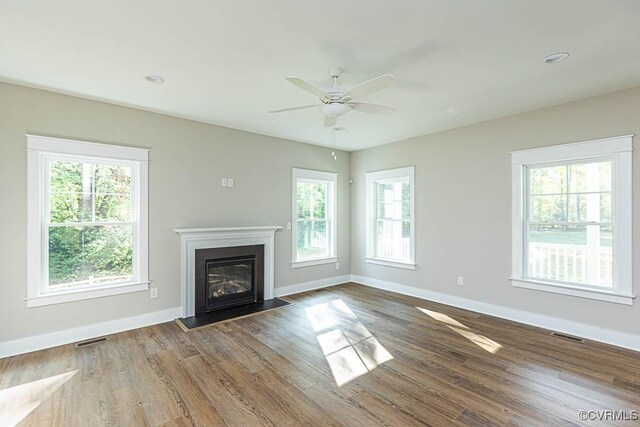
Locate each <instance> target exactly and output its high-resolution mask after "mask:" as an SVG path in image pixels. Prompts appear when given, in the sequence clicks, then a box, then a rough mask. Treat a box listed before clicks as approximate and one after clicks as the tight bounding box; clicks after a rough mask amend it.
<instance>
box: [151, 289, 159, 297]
mask: <svg viewBox="0 0 640 427" xmlns="http://www.w3.org/2000/svg"><path fill="white" fill-rule="evenodd" d="M149 297H150V298H158V288H151V289H149Z"/></svg>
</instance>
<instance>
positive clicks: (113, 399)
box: [0, 283, 640, 427]
mask: <svg viewBox="0 0 640 427" xmlns="http://www.w3.org/2000/svg"><path fill="white" fill-rule="evenodd" d="M289 299H290V300H291V301H293V302H295V304H294V305H292V306H289V307H285V308H282V309H279V310H274V311H269V312H266V313H263V314H260V315H257V316H253V317H248V318H244V319H239V320H237V321H233V322H228V323H224V324H220V325H212V326H210V327H206V328H202V329H199V330H194V331H190V332H183V331H182V330H181V329H180V328H179V327H178V325H176V324H175V323H173V322H170V323H165V324H161V325H156V326H151V327H147V328H142V329H136V330H133V331H128V332H123V333H119V334H115V335H111V336H109V339H108V341H107V342H104V343H100V344H95V345H92V346H88V347H84V348H75V347H74V346H73V345H66V346H61V347H57V348H53V349H49V350H43V351H38V352H34V353H30V354H25V355H20V356H15V357H11V358H6V359H2V360H0V425H5V424H6V423H8V422H9V418H7V417H8V416H9V415H11V416H13V420H14V421H15V420H18V419H20V420H21V423H20V425H25V426H47V425H55V426H83V427H84V426H93V425H96V426H102V425H121V426H138V425H140V426H145V425H152V426H160V425H163V426H189V425H196V426H216V425H236V426H257V425H275V426H295V425H318V426H319V425H322V426H326V425H347V426H349V425H350V426H354V425H356V426H365V425H389V426H412V425H433V426H447V425H513V426H516V425H518V426H535V425H554V426H555V425H603V423H598V422H596V421H582V420H581V419H580V417H579V411H580V410H626V411H628V413H631V411H634V410H635V411H640V353H636V352H633V351H630V350H625V349H621V348H617V347H612V346H607V345H604V344H600V343H594V342H585V343H583V344H581V343H576V342H572V341H568V340H564V339H562V338H557V337H552V336H550V335H549V331H546V330H542V329H538V328H534V327H530V326H525V325H521V324H516V323H513V322H509V321H505V320H501V319H496V318H493V317H489V316H485V315H480V314H477V313H473V312H469V311H465V310H460V309H456V308H453V307H448V306H444V305H440V304H436V303H432V302H428V301H424V300H420V299H417V298H412V297H407V296H403V295H398V294H394V293H390V292H384V291H380V290H376V289H371V288H367V287H363V286H360V285H356V284H352V283H350V284H345V285H340V286H335V287H332V288H328V289H325V290H322V291H312V292H307V293H303V294H298V295H295V296H292V297H290V298H289ZM34 408H35V409H34ZM3 416H4V417H5V418H4V420H3V419H2V417H3ZM638 423H639V422H638V421H612V420H609V421H607V422H606V423H604V424H607V425H638Z"/></svg>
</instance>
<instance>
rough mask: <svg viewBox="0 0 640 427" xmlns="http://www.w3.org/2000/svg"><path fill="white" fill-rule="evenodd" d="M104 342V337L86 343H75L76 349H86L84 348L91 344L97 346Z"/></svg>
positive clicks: (105, 339)
mask: <svg viewBox="0 0 640 427" xmlns="http://www.w3.org/2000/svg"><path fill="white" fill-rule="evenodd" d="M105 341H107V338H106V337H102V338H94V339H91V340H86V341H80V342H77V343H76V348H81V347H86V346H88V345H92V344H99V343H101V342H105Z"/></svg>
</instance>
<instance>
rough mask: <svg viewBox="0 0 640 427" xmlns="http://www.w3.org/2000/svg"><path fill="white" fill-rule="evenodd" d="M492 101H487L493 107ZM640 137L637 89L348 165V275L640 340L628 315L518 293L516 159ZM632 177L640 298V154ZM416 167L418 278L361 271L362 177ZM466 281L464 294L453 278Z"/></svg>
mask: <svg viewBox="0 0 640 427" xmlns="http://www.w3.org/2000/svg"><path fill="white" fill-rule="evenodd" d="M489 102H490V100H489ZM625 134H636V135H640V88H636V89H632V90H627V91H624V92H618V93H613V94H609V95H605V96H601V97H597V98H591V99H587V100H583V101H579V102H574V103H570V104H565V105H561V106H558V107H552V108H547V109H543V110H538V111H533V112H530V113H525V114H520V115H517V116H512V117H508V118H504V119H499V120H493V121H490V122H485V123H481V124H477V125H473V126H468V127H465V128H460V129H455V130H451V131H447V132H442V133H438V134H433V135H429V136H423V137H419V138H414V139H410V140H406V141H401V142H397V143H394V144H389V145H384V146H381V147H377V148H372V149H368V150H363V151H358V152H355V153H352V156H351V174H352V177H353V179H354V184H353V188H352V189H351V191H352V205H351V206H352V210H351V215H352V217H351V222H352V230H351V233H352V239H351V241H352V252H351V254H352V265H351V270H352V271H351V272H352V274H354V275H361V276H366V277H370V278H375V279H379V280H386V281H389V282H395V283H399V284H402V285H407V286H413V287H416V288H422V289H427V290H430V291H435V292H440V293H444V294H448V295H452V296H457V297H463V298H468V299H472V300H477V301H481V302H487V303H492V304H496V305H501V306H505V307H509V308H513V309H519V310H525V311H530V312H534V313H538V314H543V315H547V316H554V317H558V318H563V319H568V320H572V321H576V322H582V323H585V324H588V325H594V326H599V327H603V328H607V329H613V330H617V331H621V332H627V333H632V334H640V327H639V326H638V325H639V324H640V302H638V301H636V303H635V304H634V305H633V306H626V305H620V304H613V303H609V302H600V301H594V300H587V299H581V298H577V297H571V296H564V295H558V294H551V293H544V292H540V291H533V290H527V289H520V288H514V287H512V286H511V285H510V282H509V281H508V278H509V276H510V272H511V168H510V162H511V158H510V152H511V151H512V150H519V149H526V148H532V147H541V146H546V145H555V144H562V143H569V142H577V141H584V140H590V139H597V138H603V137H609V136H618V135H625ZM637 139H638V138H636V141H635V147H636V151H635V152H634V154H633V168H634V189H635V190H634V205H633V206H634V217H633V218H634V221H635V224H636V227H635V230H634V236H633V242H634V251H635V253H634V258H633V261H634V262H633V264H634V289H635V292H636V293H637V292H640V280H639V279H640V249H639V247H640V246H639V245H640V206H639V203H640V197H637V195H638V191H640V171H639V169H638V165H640V151H639V148H638V147H639V146H638V144H639V143H638V140H637ZM408 165H415V167H416V169H415V173H416V184H415V185H416V187H415V194H416V234H417V240H416V254H417V264H418V268H417V270H416V271H407V270H399V269H395V268H390V267H383V266H378V265H372V264H366V263H365V262H364V261H363V257H364V255H365V224H364V221H363V218H364V215H365V212H364V206H365V192H364V189H365V181H364V174H365V172H370V171H375V170H381V169H389V168H396V167H401V166H408ZM457 276H464V278H465V284H464V286H458V285H457V284H456V277H457Z"/></svg>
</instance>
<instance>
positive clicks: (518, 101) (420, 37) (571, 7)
mask: <svg viewBox="0 0 640 427" xmlns="http://www.w3.org/2000/svg"><path fill="white" fill-rule="evenodd" d="M638 22H640V1H637V0H607V1H603V0H561V1H560V0H528V1H526V0H483V1H479V0H455V1H451V0H405V1H402V0H400V1H394V2H391V1H388V0H352V1H337V0H325V1H314V2H311V1H301V0H274V1H266V0H242V1H239V0H190V1H182V2H178V1H175V0H109V1H104V0H103V1H94V0H56V1H51V0H23V1H11V0H0V79H1V80H5V81H9V82H16V83H20V84H25V85H29V86H35V87H42V88H48V89H52V90H56V91H60V92H63V93H70V94H76V95H80V96H84V97H88V98H94V99H101V100H107V101H109V102H114V103H118V104H124V105H130V106H135V107H139V108H143V109H148V110H152V111H158V112H164V113H167V114H171V115H175V116H180V117H186V118H191V119H195V120H200V121H203V122H208V123H214V124H218V125H222V126H229V127H232V128H237V129H243V130H248V131H253V132H258V133H262V134H267V135H273V136H278V137H283V138H289V139H293V140H297V141H302V142H308V143H313V144H319V145H329V144H330V133H329V130H327V129H325V128H324V127H323V125H322V119H323V116H322V115H321V113H320V112H319V111H317V110H315V109H311V110H303V111H294V112H290V113H282V114H278V115H274V114H269V113H268V111H269V110H272V109H276V108H283V107H292V106H297V105H307V104H313V103H314V102H315V101H316V100H317V99H315V98H314V97H313V95H310V94H308V93H306V92H303V91H302V90H300V89H298V88H296V87H295V86H293V85H291V84H290V83H288V82H287V81H286V80H285V79H284V78H285V77H287V76H292V75H295V76H299V77H302V78H304V79H307V80H309V81H311V82H313V83H316V84H318V85H322V86H328V84H329V83H330V80H329V78H328V75H327V71H326V70H327V69H328V68H329V67H336V66H339V67H342V68H344V70H345V73H344V74H343V77H342V78H341V83H342V84H343V85H344V86H346V87H350V86H352V85H355V84H357V83H359V82H361V81H363V80H366V79H369V78H371V77H375V76H377V75H380V74H383V73H391V74H393V75H395V76H396V77H397V78H398V83H397V84H396V85H395V86H394V87H391V88H388V89H385V90H384V91H382V92H380V93H378V94H375V95H372V96H371V97H369V98H367V99H366V101H369V102H379V103H383V104H387V105H390V106H394V107H397V108H398V109H399V111H398V113H396V114H395V115H393V116H373V115H367V114H363V113H359V112H356V111H353V112H350V113H348V114H347V115H346V116H344V117H343V118H342V119H341V125H342V126H345V127H346V131H344V132H342V133H340V134H339V138H338V145H339V146H340V147H341V148H343V149H347V150H358V149H362V148H365V147H371V146H375V145H379V144H384V143H388V142H392V141H397V140H400V139H405V138H408V137H412V136H417V135H422V134H427V133H433V132H437V131H441V130H445V129H450V128H454V127H459V126H463V125H467V124H471V123H476V122H480V121H485V120H488V119H492V118H497V117H502V116H506V115H510V114H515V113H518V112H523V111H528V110H532V109H536V108H540V107H545V106H550V105H555V104H560V103H563V102H567V101H571V100H576V99H581V98H585V97H589V96H593V95H598V94H601V93H606V92H611V91H614V90H619V89H624V88H629V87H633V86H637V85H640V43H639V41H640V25H638ZM559 51H568V52H570V53H571V57H570V58H569V59H568V60H567V61H565V62H563V63H560V64H555V65H543V64H542V63H541V60H542V58H543V57H544V56H546V55H548V54H550V53H554V52H559ZM147 74H158V75H160V76H163V77H164V78H165V79H166V83H165V84H163V85H154V84H150V83H147V82H146V81H145V80H143V76H144V75H147Z"/></svg>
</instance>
